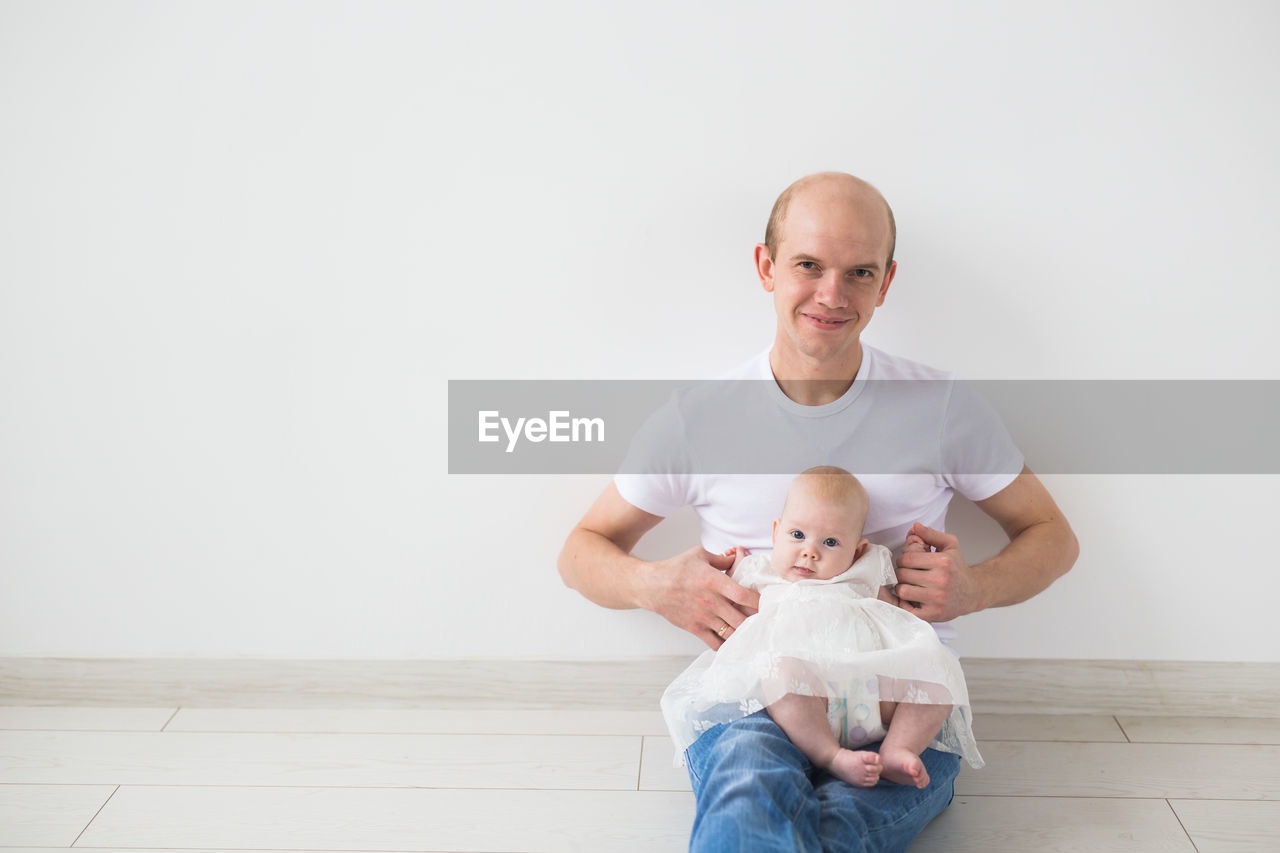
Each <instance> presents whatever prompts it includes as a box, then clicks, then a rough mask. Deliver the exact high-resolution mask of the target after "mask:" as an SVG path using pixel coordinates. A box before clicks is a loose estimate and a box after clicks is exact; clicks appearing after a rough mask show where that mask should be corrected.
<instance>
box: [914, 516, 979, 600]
mask: <svg viewBox="0 0 1280 853" xmlns="http://www.w3.org/2000/svg"><path fill="white" fill-rule="evenodd" d="M911 534H912V535H914V536H919V537H920V538H921V539H922V540H924V543H925V544H926V545H929V546H932V547H933V548H935V549H936V550H934V551H910V550H908V551H904V552H903V554H902V557H901V558H900V560H899V566H898V572H897V574H898V586H897V587H896V589H895V592H896V593H897V597H898V606H899V607H901V608H903V609H904V610H906V611H908V612H910V613H914V614H915V615H916V616H919V617H920V618H921V619H923V620H925V621H926V622H947V621H950V620H952V619H954V618H956V617H957V616H963V615H964V614H966V613H972V612H974V611H975V610H981V609H982V603H981V602H980V601H979V600H978V584H977V582H976V580H975V578H974V573H973V569H972V568H970V567H969V564H968V563H966V562H965V560H964V555H962V554H961V553H960V542H959V540H958V539H956V537H954V536H952V535H951V534H950V533H942V532H941V531H938V530H934V529H933V528H932V527H925V526H924V525H923V524H921V523H920V522H918V521H917V522H916V523H915V524H914V525H912V527H911Z"/></svg>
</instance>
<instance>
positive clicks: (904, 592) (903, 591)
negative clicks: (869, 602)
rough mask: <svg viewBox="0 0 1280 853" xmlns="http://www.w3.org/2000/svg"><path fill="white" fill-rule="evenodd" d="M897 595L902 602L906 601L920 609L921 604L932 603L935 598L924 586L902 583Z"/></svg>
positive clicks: (896, 592) (898, 587) (899, 585)
mask: <svg viewBox="0 0 1280 853" xmlns="http://www.w3.org/2000/svg"><path fill="white" fill-rule="evenodd" d="M895 594H896V595H897V596H898V599H899V600H900V601H906V602H908V603H910V604H913V605H915V606H916V607H919V606H920V605H921V604H923V603H925V602H928V601H930V600H931V599H932V598H933V596H932V594H931V593H930V591H929V590H928V589H926V588H925V587H922V586H916V585H914V584H909V583H900V584H898V586H897V589H896V590H895Z"/></svg>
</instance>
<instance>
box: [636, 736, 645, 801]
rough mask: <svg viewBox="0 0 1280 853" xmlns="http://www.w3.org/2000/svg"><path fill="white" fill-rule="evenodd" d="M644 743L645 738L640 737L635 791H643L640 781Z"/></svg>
mask: <svg viewBox="0 0 1280 853" xmlns="http://www.w3.org/2000/svg"><path fill="white" fill-rule="evenodd" d="M644 742H645V736H644V735H641V736H640V761H639V762H638V763H639V766H638V767H636V790H637V791H643V790H644V789H643V788H641V787H640V780H641V779H642V778H644V745H645V743H644Z"/></svg>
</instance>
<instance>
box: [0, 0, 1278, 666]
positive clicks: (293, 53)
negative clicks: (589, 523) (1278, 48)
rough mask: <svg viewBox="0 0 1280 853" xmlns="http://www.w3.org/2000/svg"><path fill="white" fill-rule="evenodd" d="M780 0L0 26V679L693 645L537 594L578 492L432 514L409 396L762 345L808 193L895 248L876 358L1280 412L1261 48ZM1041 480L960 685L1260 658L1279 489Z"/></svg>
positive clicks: (1244, 41) (674, 534) (682, 362)
mask: <svg viewBox="0 0 1280 853" xmlns="http://www.w3.org/2000/svg"><path fill="white" fill-rule="evenodd" d="M788 6H789V7H790V9H791V11H787V12H783V11H782V4H744V3H728V2H725V3H714V4H691V3H666V2H660V3H646V4H627V5H626V6H623V5H622V4H601V3H589V2H583V3H576V4H575V3H569V2H565V0H554V2H549V3H546V2H544V3H536V4H525V3H515V2H503V3H486V4H444V3H438V4H437V3H394V4H393V3H378V4H374V3H356V2H351V3H334V2H327V3H318V2H307V3H204V4H182V3H162V2H156V3H121V2H113V3H92V2H86V3H47V2H9V0H6V2H3V3H2V4H0V406H2V408H0V654H3V655H41V656H45V655H48V656H53V655H57V656H135V655H137V656H146V655H154V656H187V655H192V656H255V657H311V658H324V657H377V658H396V657H455V656H508V655H510V656H519V657H553V658H574V657H628V656H640V655H646V654H654V653H683V652H693V651H696V650H697V648H698V645H697V643H696V641H693V640H692V639H691V638H689V637H687V636H685V635H682V634H680V633H679V632H677V631H676V630H675V629H673V628H671V627H670V626H668V625H667V624H666V623H664V622H663V621H662V620H661V619H660V618H658V617H656V616H654V615H652V614H649V613H645V612H613V611H606V610H602V609H599V608H596V607H594V606H592V605H590V604H589V603H588V602H586V601H585V600H583V599H581V598H579V597H578V596H577V595H576V594H575V593H572V592H570V591H568V590H565V589H564V588H563V587H562V586H561V585H560V582H559V579H558V577H557V575H556V572H555V568H554V561H555V556H556V553H557V551H558V549H559V545H560V543H561V541H562V539H563V537H564V535H565V533H566V532H567V531H568V529H569V527H570V525H571V524H572V523H573V522H574V521H575V520H576V519H577V518H578V516H579V515H580V514H581V512H582V511H583V510H584V509H585V507H586V506H587V504H588V503H589V501H590V500H591V499H592V498H593V497H594V495H595V494H597V493H598V492H599V490H600V489H601V488H602V487H603V486H604V484H605V483H606V482H607V478H603V477H580V478H577V477H544V478H522V479H500V478H491V477H458V476H454V477H451V476H449V475H448V474H447V473H446V432H445V391H446V381H447V380H448V379H463V378H588V377H590V378H608V377H672V376H678V377H701V376H708V375H712V374H714V373H716V372H718V371H720V370H723V369H724V368H726V367H728V366H730V365H731V364H733V363H735V362H736V361H738V360H740V359H741V358H743V357H745V356H746V355H748V354H750V353H752V352H755V351H757V350H758V349H760V348H761V347H762V346H764V345H765V343H766V342H767V341H768V339H769V338H770V336H771V330H772V314H771V308H770V303H769V301H768V299H767V297H765V296H764V295H763V294H762V293H761V292H760V290H759V287H758V283H757V282H756V280H755V278H754V275H753V272H752V268H751V265H750V255H751V249H752V246H753V244H754V243H755V242H756V241H757V240H759V239H761V238H762V233H763V228H764V220H765V217H766V216H767V213H768V210H769V206H770V204H771V203H772V201H773V198H774V196H775V195H776V194H777V193H778V192H779V191H780V190H781V189H782V188H783V187H784V186H785V185H786V184H787V183H788V182H790V181H791V180H792V179H794V178H796V177H798V176H799V175H802V174H805V173H807V172H810V171H815V170H819V169H842V170H848V171H852V172H855V173H857V174H860V175H862V176H864V177H866V178H868V179H870V180H871V181H873V182H874V183H876V184H877V185H878V186H879V187H880V188H881V189H882V190H883V191H884V192H885V194H886V195H887V196H888V198H889V199H890V200H891V202H892V203H893V204H894V207H895V210H896V212H897V216H898V223H899V230H900V240H899V244H898V257H899V261H900V264H901V267H900V271H899V276H898V279H897V281H896V282H895V284H894V288H893V290H892V291H891V293H890V297H889V300H888V301H887V303H886V305H885V307H884V308H883V309H882V310H881V311H880V312H879V313H878V314H877V316H876V318H875V320H874V323H873V325H872V327H871V330H870V331H869V333H868V339H869V340H870V341H871V342H873V343H875V344H877V345H879V346H882V347H884V348H886V349H889V350H891V351H896V352H898V353H901V354H903V355H906V356H908V357H912V358H916V359H919V360H922V361H926V362H930V363H934V364H937V365H940V366H946V367H950V368H952V369H955V370H957V371H959V372H960V373H961V374H962V375H965V376H969V377H973V378H1153V379H1154V378H1255V379H1280V343H1277V340H1278V338H1277V335H1276V334H1275V333H1274V329H1273V327H1274V323H1275V316H1276V313H1277V308H1280V296H1277V293H1278V292H1280V291H1278V290H1277V287H1276V272H1275V270H1276V263H1275V260H1274V257H1273V256H1274V235H1275V233H1277V231H1278V230H1280V213H1277V207H1276V203H1275V200H1276V198H1277V197H1280V169H1278V168H1277V166H1276V161H1275V152H1276V151H1277V150H1280V113H1277V111H1276V109H1275V104H1276V103H1277V98H1278V97H1280V64H1277V63H1276V61H1275V60H1274V58H1273V51H1272V48H1273V46H1274V45H1273V41H1274V38H1273V37H1274V33H1275V32H1276V31H1277V24H1280V7H1277V6H1276V5H1275V4H1273V3H1270V2H1266V0H1260V2H1253V3H1244V2H1233V3H1226V4H1216V5H1215V6H1214V7H1213V8H1210V6H1209V5H1208V4H1203V3H1192V2H1180V3H1167V2H1133V0H1125V2H1119V3H1117V2H1107V3H1072V4H1069V5H1068V4H1053V5H1049V4H1038V3H1037V4H1024V3H1019V2H1013V1H1012V0H1010V2H1000V3H993V2H988V3H969V4H951V3H946V2H921V3H909V4H887V3H879V2H871V3H847V2H840V0H824V1H823V2H812V3H800V4H788ZM1228 414H1229V413H1228ZM1046 479H1047V482H1049V485H1050V486H1051V488H1052V490H1053V492H1054V493H1055V495H1056V496H1057V497H1058V499H1059V502H1060V503H1061V504H1062V506H1063V508H1064V509H1065V510H1066V512H1067V514H1068V516H1069V517H1070V519H1071V520H1072V522H1073V523H1074V525H1075V528H1076V530H1077V532H1078V534H1079V537H1080V540H1081V543H1082V546H1083V556H1082V557H1081V559H1080V561H1079V563H1078V564H1077V567H1076V569H1075V570H1074V571H1073V572H1072V573H1071V574H1070V575H1068V576H1067V577H1066V578H1065V579H1063V580H1062V581H1061V582H1059V583H1058V584H1056V585H1055V586H1054V587H1052V588H1051V589H1050V591H1049V592H1048V593H1046V594H1045V595H1043V596H1041V597H1040V598H1038V599H1036V600H1034V601H1033V602H1030V603H1028V604H1025V605H1023V606H1020V607H1017V608H1008V609H1004V610H998V611H989V612H987V613H983V614H980V615H975V616H971V617H967V618H966V619H965V620H964V621H963V623H962V625H961V628H962V631H963V634H964V650H965V651H966V652H967V653H970V654H977V655H991V656H1011V657H1022V656H1028V657H1063V658H1072V657H1082V658H1152V659H1186V660H1220V659H1226V660H1250V661H1256V660H1280V639H1278V637H1280V635H1277V633H1276V632H1275V631H1274V630H1268V629H1267V628H1266V626H1267V625H1269V624H1270V619H1271V611H1272V609H1273V604H1272V602H1274V601H1275V600H1276V599H1277V598H1280V573H1277V572H1276V571H1275V565H1276V560H1275V558H1274V557H1272V556H1270V541H1269V540H1270V536H1269V533H1270V529H1271V527H1272V526H1273V523H1274V515H1275V513H1276V510H1277V509H1278V508H1280V498H1277V494H1278V493H1280V489H1277V486H1278V485H1280V483H1278V482H1277V477H1275V476H1252V477H1218V476H1206V477H1180V476H1164V477H1155V476H1152V477H1137V476H1132V477H1085V476H1074V477H1067V476H1059V477H1048V478H1046ZM667 527H668V529H665V530H664V529H663V528H659V530H658V531H656V532H655V534H654V535H653V537H652V539H651V540H650V541H646V542H645V543H643V549H644V552H645V553H648V554H653V555H657V554H666V553H670V552H672V551H675V550H679V549H682V548H683V547H687V545H688V544H692V542H693V538H694V537H695V536H696V531H695V530H694V528H693V527H692V526H691V524H690V519H689V518H688V517H687V516H685V517H680V518H677V519H675V520H673V522H669V523H668V526H667ZM952 529H953V530H957V531H959V532H960V533H961V535H962V538H963V540H964V541H965V543H966V550H967V551H968V553H969V554H970V556H971V557H974V558H976V557H980V556H983V555H984V554H985V553H989V552H990V551H991V550H993V549H994V548H995V547H997V544H998V542H997V537H996V536H995V535H994V533H995V531H994V528H993V526H992V525H991V524H990V522H989V521H987V520H986V519H985V518H984V517H982V516H981V515H980V514H979V513H977V512H976V511H975V510H974V509H973V508H972V507H971V506H959V507H957V508H956V510H955V511H954V513H953V524H952Z"/></svg>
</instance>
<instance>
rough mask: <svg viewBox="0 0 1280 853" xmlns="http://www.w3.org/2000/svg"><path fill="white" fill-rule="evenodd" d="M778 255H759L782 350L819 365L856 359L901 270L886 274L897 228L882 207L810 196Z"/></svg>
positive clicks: (800, 204) (793, 217)
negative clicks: (891, 228)
mask: <svg viewBox="0 0 1280 853" xmlns="http://www.w3.org/2000/svg"><path fill="white" fill-rule="evenodd" d="M782 231H783V234H782V239H781V241H780V242H779V244H778V250H777V254H776V256H775V257H774V258H773V259H772V260H770V259H769V257H768V253H767V250H765V249H764V247H763V246H759V247H757V248H756V264H757V271H758V272H759V274H760V281H761V283H762V284H763V286H764V289H765V290H766V291H768V292H770V293H772V294H773V305H774V310H775V311H776V312H777V315H778V344H780V345H782V346H784V347H788V346H789V347H790V348H791V352H790V353H789V354H791V355H799V356H801V357H803V358H804V359H805V360H807V361H816V362H819V363H828V362H841V361H843V360H845V359H852V358H854V357H855V355H856V353H858V352H859V349H858V341H859V338H860V336H861V334H862V330H863V329H864V328H866V326H867V323H869V322H870V321H871V315H872V314H873V313H874V312H875V309H876V308H877V307H878V306H880V305H881V304H883V303H884V297H885V294H886V293H887V292H888V290H889V284H890V282H891V281H892V280H893V275H894V273H895V272H896V270H897V264H896V263H895V264H893V265H892V266H890V267H889V268H888V269H886V268H885V264H886V261H887V255H888V251H889V249H888V247H889V222H888V218H887V216H886V215H885V212H884V208H883V206H882V205H881V204H880V203H879V202H878V200H876V199H873V198H870V197H867V198H859V197H851V196H849V195H847V194H846V195H837V194H833V193H822V192H815V191H810V192H806V193H801V194H799V195H798V196H797V197H796V198H795V199H793V200H792V202H791V206H790V209H789V210H788V212H787V217H786V220H785V225H784V227H783V229H782Z"/></svg>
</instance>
